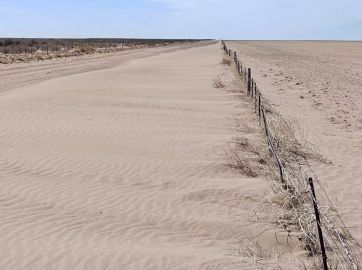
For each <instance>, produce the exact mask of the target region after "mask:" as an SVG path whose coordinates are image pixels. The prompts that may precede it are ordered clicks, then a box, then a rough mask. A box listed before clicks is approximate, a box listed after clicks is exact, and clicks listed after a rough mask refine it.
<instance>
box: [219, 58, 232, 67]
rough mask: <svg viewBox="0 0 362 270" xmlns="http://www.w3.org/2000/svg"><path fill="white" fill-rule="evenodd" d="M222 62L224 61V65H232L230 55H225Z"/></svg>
mask: <svg viewBox="0 0 362 270" xmlns="http://www.w3.org/2000/svg"><path fill="white" fill-rule="evenodd" d="M221 63H222V64H223V65H227V66H230V65H231V59H230V58H228V57H223V58H222V61H221Z"/></svg>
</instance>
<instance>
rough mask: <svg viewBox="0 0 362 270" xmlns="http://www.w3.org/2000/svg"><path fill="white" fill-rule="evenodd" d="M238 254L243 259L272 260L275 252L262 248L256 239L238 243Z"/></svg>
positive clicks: (241, 240)
mask: <svg viewBox="0 0 362 270" xmlns="http://www.w3.org/2000/svg"><path fill="white" fill-rule="evenodd" d="M238 253H239V255H240V256H242V257H248V258H254V260H258V259H271V258H272V257H273V252H272V251H271V250H270V249H267V248H264V247H262V246H261V245H260V244H259V243H258V242H257V241H256V240H255V239H240V240H239V243H238Z"/></svg>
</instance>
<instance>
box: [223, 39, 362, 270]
mask: <svg viewBox="0 0 362 270" xmlns="http://www.w3.org/2000/svg"><path fill="white" fill-rule="evenodd" d="M222 47H223V50H224V51H225V53H226V54H227V55H228V56H229V57H233V59H234V64H235V68H236V70H237V72H238V74H239V75H240V77H241V79H242V81H243V83H244V85H245V88H246V89H247V95H248V96H250V100H251V102H252V103H253V105H254V106H255V112H256V113H257V114H258V115H259V119H260V124H261V126H262V128H263V129H264V131H265V135H266V139H267V142H268V147H269V151H270V153H271V156H272V157H273V159H274V161H275V164H276V168H277V170H278V174H279V180H280V183H281V187H282V189H283V190H284V191H285V194H286V198H285V203H288V204H289V206H290V207H291V209H290V210H289V211H290V212H291V213H292V217H293V220H292V221H293V223H294V224H296V225H297V227H298V230H299V231H300V233H301V235H302V237H301V239H300V240H301V241H302V242H303V244H304V247H305V249H306V250H307V251H308V252H309V254H310V256H311V257H313V258H314V259H315V260H316V262H317V264H319V265H322V261H323V258H322V254H323V251H324V250H325V251H326V254H327V257H328V263H327V264H325V265H324V267H323V268H324V269H328V267H330V268H331V269H346V270H358V269H361V268H360V266H359V265H358V262H357V260H356V257H355V256H354V254H353V250H352V247H353V248H357V245H356V242H355V241H354V239H353V238H352V236H351V234H350V233H349V231H348V229H347V228H346V227H345V225H344V223H343V222H342V220H341V219H340V217H339V215H338V213H337V211H336V210H335V208H334V207H333V205H332V204H331V202H330V200H329V198H328V196H327V194H326V193H325V192H322V193H320V194H318V195H317V197H318V201H322V202H323V204H325V205H324V206H320V204H319V203H318V202H317V200H316V198H315V197H313V196H312V192H311V189H310V185H309V184H308V180H309V179H310V178H311V179H314V180H315V182H316V183H317V184H319V181H318V178H317V176H316V175H315V174H314V173H313V172H312V170H311V168H310V167H309V165H308V161H307V153H306V152H308V150H313V149H312V148H311V147H310V145H308V144H307V143H306V145H307V150H306V151H303V150H302V151H299V152H298V149H297V148H296V147H300V148H303V147H304V146H303V145H301V143H300V142H299V140H298V141H297V140H296V137H294V134H293V133H294V132H293V129H292V127H291V126H290V124H289V123H288V122H287V121H285V120H284V119H283V117H282V116H281V115H280V114H279V113H278V112H276V111H275V110H274V109H273V108H272V106H271V105H270V104H269V103H268V101H267V100H266V99H265V98H264V97H263V96H262V93H261V91H260V89H259V88H258V87H257V85H256V82H255V80H254V79H253V78H252V77H251V69H250V68H246V67H245V66H244V65H243V64H242V62H241V61H240V60H239V59H238V55H237V52H235V51H232V50H230V49H228V48H227V46H226V44H225V42H224V41H222ZM283 133H284V134H283ZM308 146H309V149H308ZM310 153H311V154H314V155H315V156H318V155H317V154H316V153H315V152H313V151H310ZM312 184H313V182H312ZM318 187H319V190H321V189H322V187H321V186H320V185H318ZM313 203H315V205H316V209H315V208H314V207H313ZM317 212H318V213H317ZM317 214H319V215H320V222H317V220H316V216H317ZM318 225H320V228H321V232H322V233H323V236H322V234H320V235H318V234H317V231H318V230H317V226H318ZM320 238H322V239H323V240H324V244H323V246H322V245H321V244H320V243H321V242H322V243H323V241H321V239H320ZM317 266H318V265H317Z"/></svg>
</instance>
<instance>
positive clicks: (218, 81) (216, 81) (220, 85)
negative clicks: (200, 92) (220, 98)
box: [212, 75, 225, 88]
mask: <svg viewBox="0 0 362 270" xmlns="http://www.w3.org/2000/svg"><path fill="white" fill-rule="evenodd" d="M212 85H213V86H214V88H224V87H225V84H224V82H223V81H222V80H221V78H220V76H219V75H218V76H217V77H216V78H215V79H213V80H212Z"/></svg>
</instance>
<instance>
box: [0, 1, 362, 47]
mask: <svg viewBox="0 0 362 270" xmlns="http://www.w3.org/2000/svg"><path fill="white" fill-rule="evenodd" d="M0 36H2V37H4V36H6V37H140V38H224V39H349V40H361V39H362V0H129V1H124V0H87V1H86V0H78V1H77V0H61V1H59V0H57V1H46V0H0Z"/></svg>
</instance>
